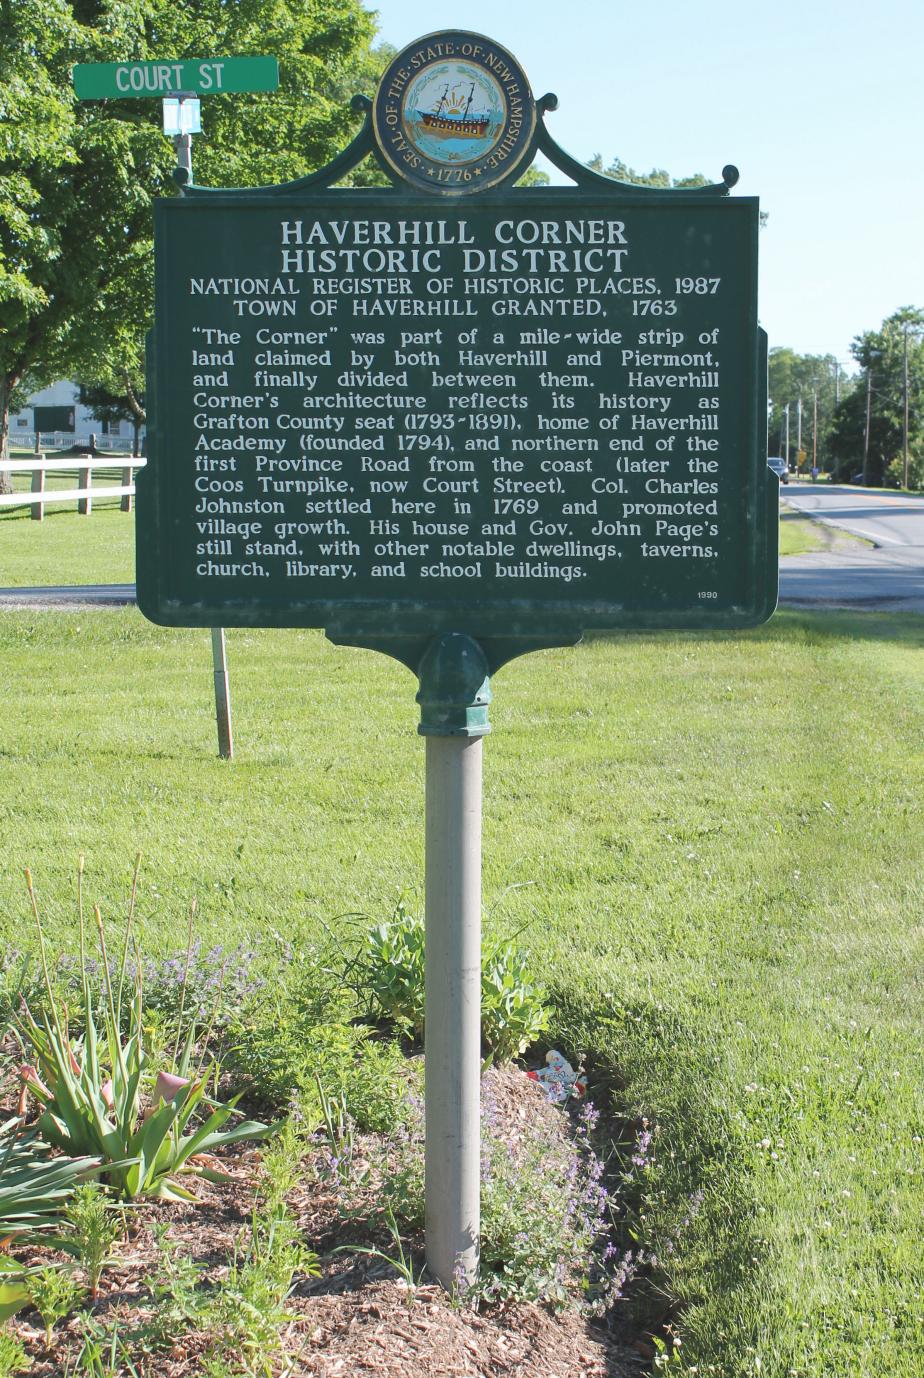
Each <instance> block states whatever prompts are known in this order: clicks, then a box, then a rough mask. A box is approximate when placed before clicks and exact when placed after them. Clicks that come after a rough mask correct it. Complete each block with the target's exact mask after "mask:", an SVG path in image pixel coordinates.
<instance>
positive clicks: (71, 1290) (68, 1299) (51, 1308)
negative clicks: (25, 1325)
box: [26, 1268, 82, 1348]
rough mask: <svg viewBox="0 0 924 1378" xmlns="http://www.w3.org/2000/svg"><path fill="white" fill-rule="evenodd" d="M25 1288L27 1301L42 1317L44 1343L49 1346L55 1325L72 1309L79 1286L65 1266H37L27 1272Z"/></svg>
mask: <svg viewBox="0 0 924 1378" xmlns="http://www.w3.org/2000/svg"><path fill="white" fill-rule="evenodd" d="M26 1288H27V1290H28V1293H29V1301H30V1302H31V1303H32V1305H33V1306H34V1307H35V1309H36V1311H37V1312H38V1313H39V1315H40V1316H41V1318H42V1324H43V1325H44V1327H45V1344H46V1346H48V1347H49V1348H50V1347H51V1337H52V1333H53V1331H54V1328H55V1326H56V1325H57V1323H58V1321H61V1320H63V1319H64V1317H65V1316H69V1315H70V1314H71V1312H72V1311H73V1310H74V1308H75V1307H76V1305H77V1303H78V1301H79V1300H80V1297H81V1294H82V1291H81V1288H80V1287H79V1285H78V1284H77V1283H76V1282H75V1281H74V1278H73V1275H72V1273H71V1271H70V1270H69V1269H67V1268H37V1269H36V1270H35V1271H34V1272H32V1273H30V1274H29V1278H28V1281H27V1283H26Z"/></svg>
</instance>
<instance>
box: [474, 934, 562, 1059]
mask: <svg viewBox="0 0 924 1378" xmlns="http://www.w3.org/2000/svg"><path fill="white" fill-rule="evenodd" d="M548 1025H549V1013H548V1009H547V1008H546V1005H545V991H544V990H543V988H542V986H541V985H540V984H539V982H538V981H536V980H535V978H534V977H533V976H532V974H531V972H530V970H529V964H528V961H527V958H526V956H525V954H524V953H523V952H521V951H520V949H519V948H517V947H514V945H513V944H512V943H509V942H504V943H497V944H495V945H494V946H493V947H489V948H488V949H487V950H486V952H485V954H484V956H483V958H482V964H481V1031H482V1036H483V1038H484V1041H485V1043H486V1044H487V1046H488V1048H489V1049H490V1050H491V1058H492V1061H494V1062H506V1061H507V1060H509V1059H510V1058H513V1057H517V1056H519V1054H521V1053H524V1052H525V1051H526V1049H527V1048H528V1047H529V1045H530V1044H531V1043H535V1041H536V1039H537V1038H538V1037H539V1035H540V1034H541V1033H542V1032H543V1030H544V1029H547V1028H548Z"/></svg>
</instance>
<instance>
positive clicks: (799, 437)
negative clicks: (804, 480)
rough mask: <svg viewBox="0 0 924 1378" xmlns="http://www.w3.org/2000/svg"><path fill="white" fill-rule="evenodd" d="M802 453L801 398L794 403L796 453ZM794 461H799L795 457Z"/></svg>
mask: <svg viewBox="0 0 924 1378" xmlns="http://www.w3.org/2000/svg"><path fill="white" fill-rule="evenodd" d="M801 453H802V398H801V397H800V398H799V400H798V402H797V403H796V455H797V456H799V455H801ZM796 463H797V464H798V463H799V460H798V458H797V460H796Z"/></svg>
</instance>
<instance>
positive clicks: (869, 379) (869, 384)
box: [863, 369, 873, 488]
mask: <svg viewBox="0 0 924 1378" xmlns="http://www.w3.org/2000/svg"><path fill="white" fill-rule="evenodd" d="M872 400H873V375H872V372H871V370H870V369H867V370H866V426H865V428H864V431H863V487H864V488H865V487H866V485H867V484H868V483H869V418H870V411H871V408H872Z"/></svg>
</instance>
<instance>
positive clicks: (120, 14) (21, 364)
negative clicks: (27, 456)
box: [0, 0, 375, 458]
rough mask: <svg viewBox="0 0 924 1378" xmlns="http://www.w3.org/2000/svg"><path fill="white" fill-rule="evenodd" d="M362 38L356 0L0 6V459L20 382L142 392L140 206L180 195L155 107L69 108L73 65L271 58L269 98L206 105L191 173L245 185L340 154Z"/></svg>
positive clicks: (147, 304) (147, 103) (145, 234)
mask: <svg viewBox="0 0 924 1378" xmlns="http://www.w3.org/2000/svg"><path fill="white" fill-rule="evenodd" d="M372 33H373V19H372V16H371V15H370V14H368V13H366V11H365V10H363V9H362V7H361V5H360V3H359V0H311V3H309V4H306V3H304V0H239V3H235V4H233V5H228V4H227V3H225V0H186V3H184V4H178V3H176V0H129V3H126V0H0V307H2V317H0V455H2V456H3V457H4V458H5V457H6V455H7V453H8V444H9V409H10V401H11V398H12V396H13V394H14V391H15V390H16V389H17V388H20V389H21V388H22V385H23V383H24V381H25V380H26V379H27V378H28V380H29V382H30V385H31V386H33V387H40V386H43V385H45V384H46V383H49V382H52V381H54V380H55V379H56V378H60V377H67V376H73V375H75V374H77V375H80V376H82V377H84V378H85V379H86V380H87V381H102V382H104V383H105V384H106V385H107V386H110V387H112V390H113V391H115V392H120V391H122V390H124V379H125V377H126V376H127V377H128V379H129V380H130V383H131V387H132V390H133V391H135V392H137V383H138V379H139V376H140V370H141V341H142V339H143V335H144V331H145V329H146V328H147V325H148V324H149V322H150V315H151V300H152V278H153V274H152V224H151V203H152V201H153V199H154V198H155V197H156V196H159V195H170V194H173V191H174V190H175V189H174V187H173V183H172V180H171V177H170V172H171V169H172V167H173V163H174V155H173V152H172V150H171V148H170V146H169V144H168V143H167V141H166V140H165V139H164V137H163V134H162V133H161V127H160V121H161V110H160V102H159V101H157V100H121V101H107V102H83V103H81V102H78V101H77V100H76V98H75V97H74V94H73V90H72V87H71V69H72V67H73V65H74V63H75V62H114V61H119V60H127V59H132V60H150V59H154V58H158V57H165V56H169V57H177V58H183V57H187V56H196V57H217V56H223V55H227V56H233V55H235V54H247V53H253V52H261V53H269V54H275V55H276V56H277V57H278V58H279V62H280V90H279V91H278V92H275V93H271V94H270V93H267V94H256V93H254V94H251V95H228V96H220V95H217V96H213V97H209V98H208V99H207V100H205V101H203V131H204V135H205V137H204V138H203V139H202V141H201V143H200V145H199V147H198V149H197V154H196V158H197V167H196V171H197V176H199V177H200V178H201V179H202V180H208V181H211V182H213V183H215V184H219V185H228V186H244V185H253V184H260V183H267V182H278V181H286V180H290V179H292V178H295V177H298V176H302V175H303V174H304V173H305V172H306V171H309V170H311V169H312V168H314V167H317V166H320V165H321V164H323V163H325V162H327V161H328V160H329V159H330V158H331V157H333V156H334V155H335V154H336V153H337V152H339V151H340V149H341V148H342V147H343V146H344V144H345V143H346V142H347V141H348V139H349V137H350V136H351V134H352V133H353V131H354V130H355V128H356V126H357V123H358V119H359V117H358V116H357V115H356V113H355V112H354V111H352V110H351V109H350V106H349V102H348V100H344V99H343V98H342V93H343V91H344V90H345V89H346V88H347V87H348V86H349V84H350V82H351V81H354V80H355V79H356V75H357V73H356V66H357V64H358V65H359V68H360V75H361V76H364V75H366V74H367V73H368V72H371V71H372V70H373V69H374V67H375V63H374V60H373V58H372V57H371V55H370V48H369V44H370V41H371V38H372ZM364 64H365V71H364V70H363V69H364ZM119 380H122V381H119ZM113 384H114V385H113Z"/></svg>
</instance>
